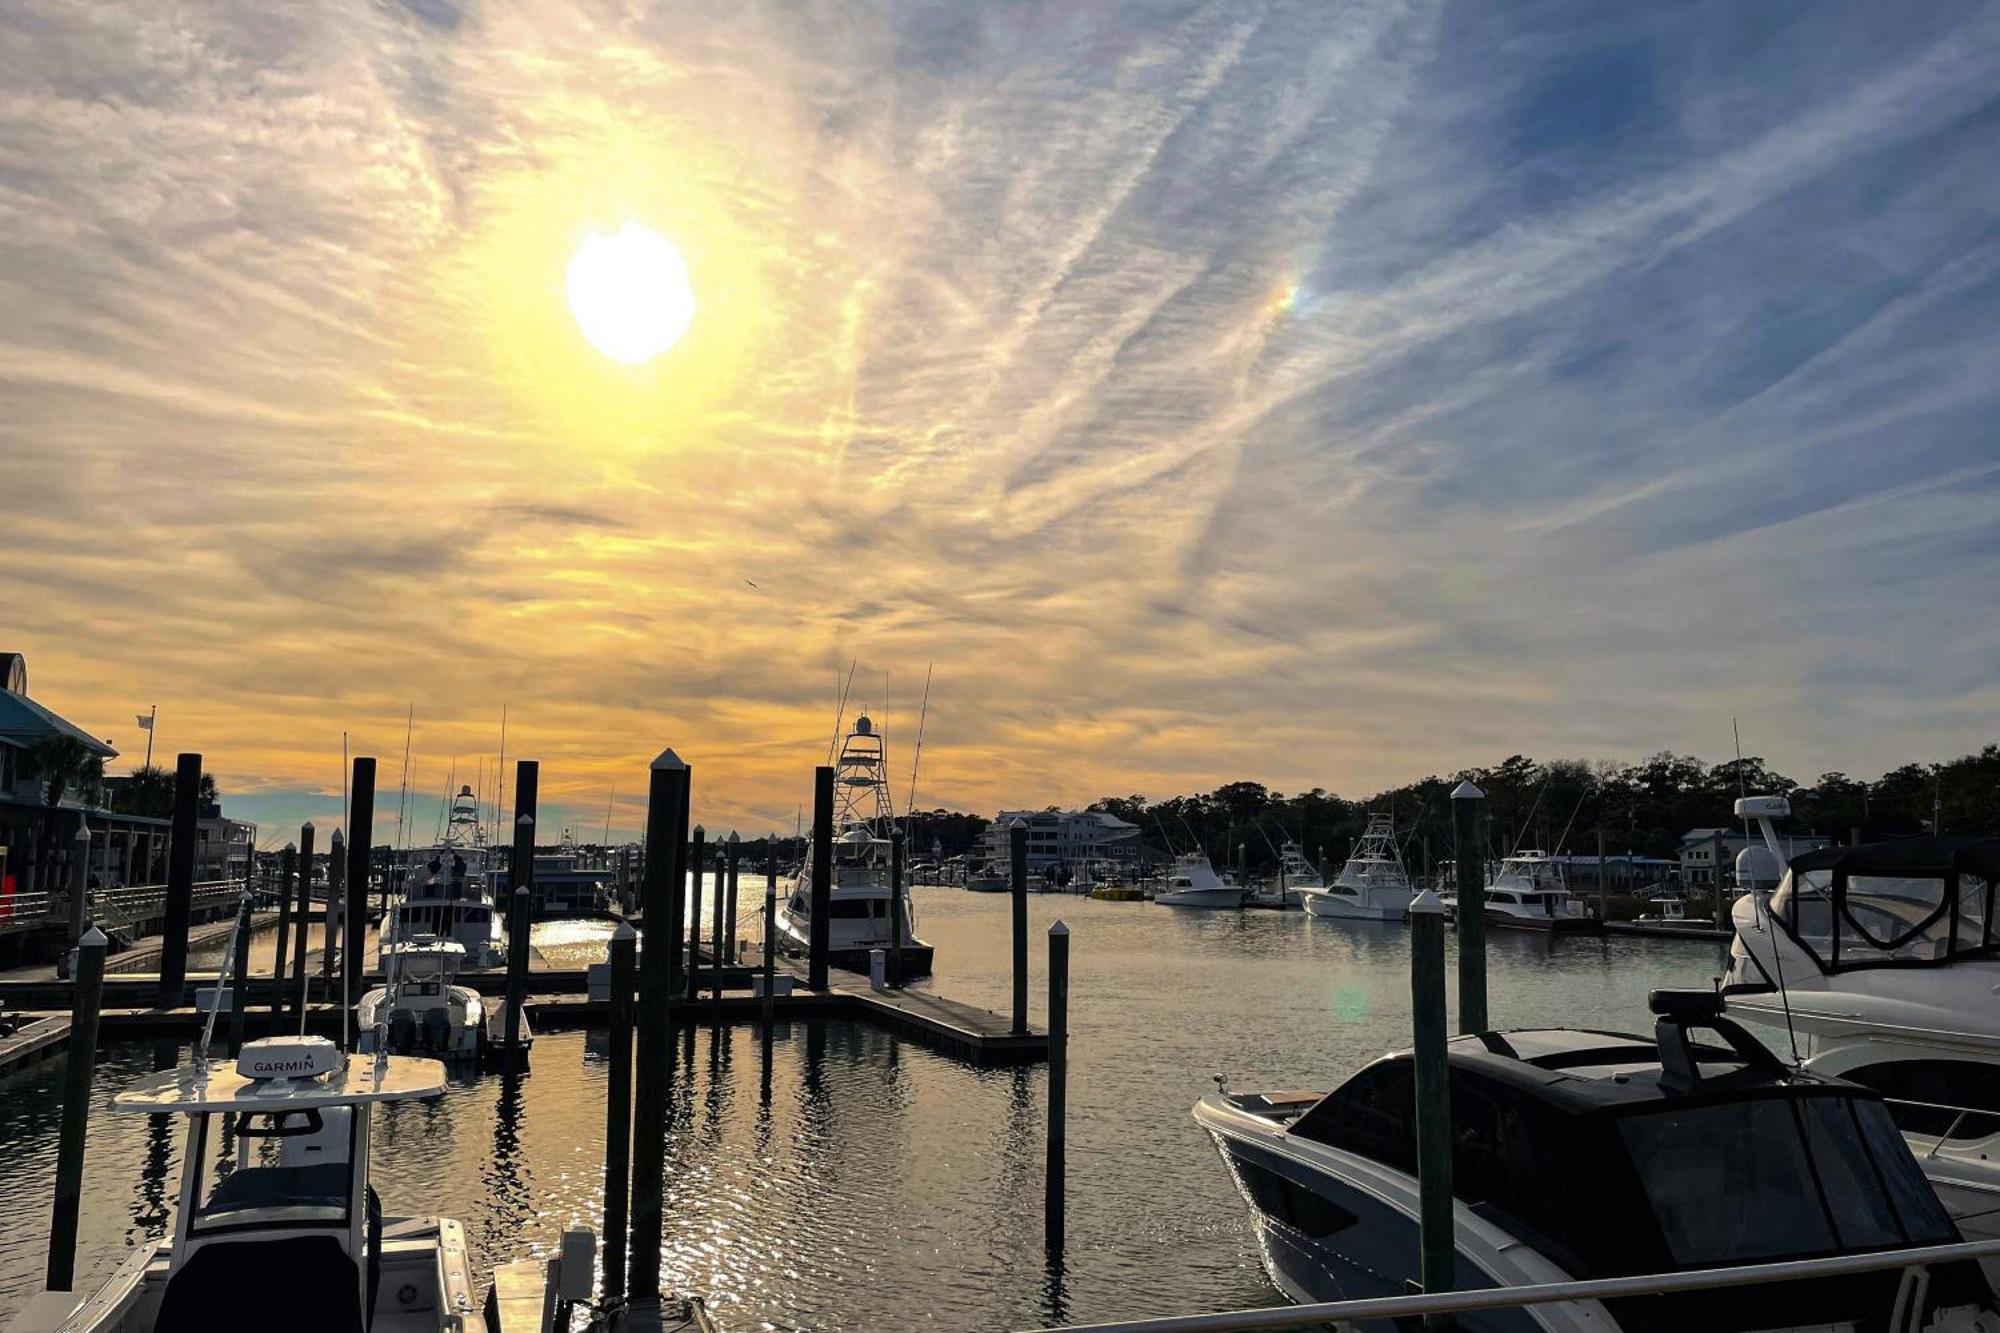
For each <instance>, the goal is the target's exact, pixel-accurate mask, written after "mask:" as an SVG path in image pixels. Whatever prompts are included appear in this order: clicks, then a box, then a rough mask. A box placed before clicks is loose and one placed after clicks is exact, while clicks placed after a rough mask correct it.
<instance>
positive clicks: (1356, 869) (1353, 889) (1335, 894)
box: [1305, 815, 1415, 921]
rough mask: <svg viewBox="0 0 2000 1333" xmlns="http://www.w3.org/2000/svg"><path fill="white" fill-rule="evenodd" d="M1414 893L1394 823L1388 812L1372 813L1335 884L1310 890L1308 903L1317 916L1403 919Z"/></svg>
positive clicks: (1356, 918)
mask: <svg viewBox="0 0 2000 1333" xmlns="http://www.w3.org/2000/svg"><path fill="white" fill-rule="evenodd" d="M1414 896H1415V890H1413V889H1412V888H1411V886H1410V876H1409V873H1408V872H1407V871H1405V870H1404V869H1403V856H1402V852H1401V851H1400V850H1399V849H1398V848H1397V846H1396V827H1395V824H1394V822H1393V821H1392V820H1391V819H1390V817H1389V816H1388V815H1370V816H1369V817H1368V827H1367V829H1366V830H1365V831H1363V833H1362V835H1361V840H1360V841H1359V842H1357V843H1355V844H1354V850H1353V852H1351V853H1350V854H1349V855H1348V858H1347V864H1345V865H1343V866H1342V867H1341V868H1340V873H1339V874H1338V875H1335V876H1334V877H1333V882H1332V883H1331V884H1328V885H1326V886H1324V887H1317V886H1316V887H1314V888H1311V889H1308V890H1306V893H1305V906H1306V910H1307V911H1308V912H1311V913H1312V914H1313V915H1314V916H1330V917H1344V918H1346V919H1348V920H1352V921H1401V920H1402V919H1403V913H1404V912H1406V911H1408V910H1409V906H1410V899H1411V898H1412V897H1414Z"/></svg>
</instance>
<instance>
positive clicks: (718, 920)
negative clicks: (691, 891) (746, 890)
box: [695, 862, 727, 1023]
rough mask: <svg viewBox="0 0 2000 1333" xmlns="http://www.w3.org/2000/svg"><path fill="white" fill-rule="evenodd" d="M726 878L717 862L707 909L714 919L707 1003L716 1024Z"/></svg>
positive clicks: (719, 1014) (719, 1007)
mask: <svg viewBox="0 0 2000 1333" xmlns="http://www.w3.org/2000/svg"><path fill="white" fill-rule="evenodd" d="M695 878H696V880H697V881H699V879H700V878H701V872H700V871H699V870H697V871H696V872H695ZM726 878H727V872H725V871H724V870H723V869H722V865H721V863H720V862H717V863H716V872H715V903H714V905H713V906H712V907H710V909H709V915H710V916H711V917H712V918H714V922H713V925H712V926H711V928H710V935H711V937H712V938H711V939H710V941H709V946H708V980H709V989H710V994H711V996H712V998H711V1000H710V1002H709V1016H710V1018H711V1019H712V1020H713V1021H715V1022H717V1023H720V1022H721V1021H722V924H723V923H722V917H723V911H722V909H723V892H724V880H725V879H726Z"/></svg>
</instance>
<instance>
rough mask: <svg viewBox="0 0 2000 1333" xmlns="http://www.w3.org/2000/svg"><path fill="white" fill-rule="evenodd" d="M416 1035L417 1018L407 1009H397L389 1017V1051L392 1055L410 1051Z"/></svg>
mask: <svg viewBox="0 0 2000 1333" xmlns="http://www.w3.org/2000/svg"><path fill="white" fill-rule="evenodd" d="M416 1035H417V1016H416V1015H415V1014H414V1013H411V1012H410V1011H409V1010H408V1009H397V1010H395V1011H393V1012H392V1013H390V1015H389V1050H390V1052H391V1053H392V1054H394V1053H401V1052H405V1051H408V1050H409V1049H410V1045H411V1042H412V1041H414V1040H415V1038H416Z"/></svg>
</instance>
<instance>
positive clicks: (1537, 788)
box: [911, 745, 2000, 870]
mask: <svg viewBox="0 0 2000 1333" xmlns="http://www.w3.org/2000/svg"><path fill="white" fill-rule="evenodd" d="M1468 778H1469V779H1471V780H1472V781H1473V782H1475V783H1477V784H1478V785H1479V787H1480V788H1481V789H1482V790H1484V791H1485V793H1486V812H1487V829H1488V841H1489V846H1488V848H1487V851H1488V854H1489V855H1500V854H1504V853H1505V852H1507V851H1510V850H1512V849H1513V848H1515V847H1539V848H1542V849H1544V850H1547V851H1553V852H1568V853H1572V854H1578V855H1585V856H1588V855H1594V854H1595V853H1596V851H1597V846H1598V837H1599V835H1600V834H1601V835H1602V836H1603V842H1604V849H1605V851H1606V852H1607V853H1608V854H1611V855H1622V854H1632V855H1638V856H1652V857H1662V858H1665V857H1672V856H1675V855H1677V854H1678V852H1679V850H1680V845H1681V836H1682V835H1683V834H1684V833H1686V832H1687V831H1688V830H1689V829H1692V828H1712V827H1727V826H1732V825H1734V823H1735V818H1734V816H1733V814H1732V813H1731V811H1732V808H1733V805H1734V803H1735V800H1736V797H1737V794H1738V793H1739V792H1748V793H1750V794H1752V795H1772V794H1782V795H1784V796H1787V797H1789V798H1790V800H1791V803H1792V817H1791V819H1790V820H1789V821H1787V823H1786V827H1787V828H1788V829H1789V830H1791V831H1794V832H1799V833H1821V834H1826V835H1828V836H1830V837H1833V838H1836V839H1838V840H1840V841H1843V842H1844V841H1846V840H1847V839H1848V838H1849V837H1850V836H1852V835H1853V834H1855V833H1856V832H1858V833H1859V835H1860V836H1861V838H1862V839H1863V840H1864V841H1875V840H1879V839H1886V838H1901V837H1909V836H1912V835H1915V834H1920V833H1928V832H1931V831H1932V830H1933V829H1939V830H1942V831H1943V832H1946V833H1977V834H1985V835H2000V745H1988V746H1986V747H1985V748H1984V749H1982V750H1980V751H1979V752H1978V753H1976V754H1968V755H1965V756H1962V757H1961V758H1958V759H1953V760H1951V761H1949V762H1947V763H1942V764H1905V765H1903V766H1902V767H1900V768H1895V769H1891V770H1890V771H1889V772H1887V773H1884V774H1882V775H1881V776H1880V777H1878V778H1876V779H1874V780H1873V781H1863V780H1860V779H1857V778H1852V777H1849V776H1848V775H1847V774H1845V773H1838V772H1835V773H1823V774H1821V775H1820V776H1819V778H1818V780H1817V781H1815V782H1813V783H1811V784H1810V785H1808V784H1805V783H1802V782H1798V781H1795V780H1794V779H1793V778H1791V777H1789V776H1787V775H1785V774H1783V773H1779V772H1777V771H1775V770H1774V769H1772V768H1771V767H1770V766H1769V765H1768V764H1767V763H1766V762H1765V761H1764V760H1763V759H1761V758H1756V757H1752V758H1746V759H1742V760H1735V759H1731V760H1728V761H1726V762H1723V763H1720V764H1713V765H1710V764H1704V763H1703V762H1702V761H1701V760H1699V759H1696V758H1694V757H1693V756H1690V755H1678V754H1673V753H1670V752H1665V751H1663V752H1661V753H1659V754H1656V755H1654V756H1652V757H1651V758H1649V759H1646V760H1643V761H1641V762H1639V763H1633V764H1625V763H1615V762H1603V761H1600V762H1595V763H1593V762H1590V761H1586V760H1580V759H1553V760H1548V761H1546V762H1544V761H1538V760H1534V759H1529V758H1527V757H1526V756H1524V755H1512V756H1510V757H1508V758H1507V759H1505V760H1503V761H1501V762H1500V763H1498V764H1495V765H1493V766H1491V767H1489V768H1470V769H1465V770H1462V771H1460V772H1457V773H1453V774H1451V775H1450V776H1448V777H1427V778H1424V779H1422V780H1421V781H1418V782H1411V783H1406V784H1405V785H1403V786H1400V787H1395V788H1392V789H1390V790H1388V791H1383V792H1377V793H1376V794H1375V795H1373V796H1370V797H1367V798H1366V799H1363V800H1352V801H1351V800H1347V799H1345V798H1343V797H1340V796H1337V795H1335V794H1333V793H1332V792H1328V791H1325V790H1322V789H1320V788H1317V787H1315V788H1313V789H1312V790H1311V791H1307V792H1300V793H1296V794H1293V795H1289V796H1288V795H1285V794H1284V793H1282V792H1276V791H1272V790H1271V789H1269V788H1268V787H1266V786H1264V785H1263V784H1262V783H1259V782H1231V783H1227V784H1225V785H1223V786H1221V787H1217V788H1216V789H1215V790H1214V791H1212V792H1208V793H1206V794H1204V795H1199V796H1172V797H1168V798H1166V799H1164V800H1160V801H1152V800H1148V799H1147V798H1146V797H1145V796H1142V795H1137V794H1134V795H1130V796H1106V797H1103V798H1101V799H1099V800H1097V801H1094V802H1092V803H1091V805H1090V809H1092V810H1103V811H1107V812H1109V813H1111V814H1114V815H1116V816H1118V817H1119V818H1120V819H1123V820H1125V821H1126V822H1128V823H1131V824H1136V825H1137V826H1138V827H1139V828H1140V830H1141V831H1142V833H1141V836H1142V837H1143V839H1144V841H1145V843H1146V845H1147V846H1148V847H1151V848H1154V849H1166V848H1169V847H1171V848H1176V849H1181V850H1185V849H1187V848H1188V847H1191V846H1194V845H1197V844H1198V845H1199V846H1201V847H1202V848H1203V849H1204V850H1205V851H1207V852H1208V854H1209V855H1210V856H1211V857H1212V858H1214V859H1215V861H1216V862H1217V864H1218V865H1220V864H1223V863H1229V864H1234V863H1235V862H1236V860H1237V857H1238V854H1239V849H1240V851H1241V855H1242V856H1243V858H1244V860H1245V861H1247V863H1248V864H1249V866H1250V867H1251V868H1252V869H1253V870H1254V869H1258V868H1260V867H1266V866H1269V865H1271V864H1273V863H1275V861H1276V860H1277V848H1278V847H1279V846H1280V845H1281V844H1282V843H1283V842H1284V841H1285V840H1286V839H1288V838H1289V839H1292V840H1294V841H1296V842H1297V843H1298V844H1299V845H1300V846H1301V847H1303V848H1304V849H1305V854H1306V856H1307V857H1308V858H1311V859H1314V860H1317V859H1319V858H1320V856H1321V855H1322V849H1324V855H1325V856H1326V857H1327V858H1328V859H1330V860H1338V859H1340V858H1343V857H1344V856H1345V855H1346V851H1347V847H1348V845H1349V844H1350V843H1351V841H1352V840H1353V839H1354V838H1356V837H1358V836H1359V835H1360V833H1361V830H1362V828H1363V827H1364V826H1365V825H1366V824H1367V821H1368V816H1369V815H1370V814H1371V813H1383V814H1388V815H1390V816H1391V817H1393V818H1394V820H1395V823H1396V830H1397V834H1398V836H1399V837H1400V838H1401V839H1402V840H1403V842H1404V845H1405V847H1406V848H1407V852H1406V855H1407V856H1408V857H1409V858H1410V859H1411V860H1412V861H1413V862H1417V863H1419V864H1420V865H1421V863H1422V862H1423V861H1424V857H1425V852H1426V850H1428V853H1429V858H1430V860H1431V861H1433V862H1435V861H1441V860H1445V859H1449V858H1450V857H1452V856H1453V854H1454V851H1453V848H1452V845H1451V844H1452V830H1451V793H1452V790H1453V789H1454V788H1456V787H1457V786H1458V784H1459V783H1460V782H1462V781H1464V780H1466V779H1468ZM986 824H987V821H986V820H985V819H983V818H981V817H979V816H977V815H969V814H961V813H957V812H953V811H946V810H934V811H930V812H927V813H926V812H920V813H918V814H917V815H916V816H915V817H914V824H913V827H912V829H911V833H912V838H911V842H912V844H913V846H914V848H916V849H917V851H916V854H917V855H927V854H928V852H929V850H930V848H931V846H932V845H933V839H935V841H936V843H937V845H939V846H941V847H942V848H943V850H944V854H945V855H946V856H954V855H958V854H960V853H963V852H967V851H971V850H973V849H974V846H975V843H976V842H977V840H978V837H979V835H980V833H981V832H982V831H983V830H984V829H985V827H986ZM1413 868H1417V867H1414V866H1413ZM1423 868H1426V869H1427V868H1428V866H1424V867H1423Z"/></svg>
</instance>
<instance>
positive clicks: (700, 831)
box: [694, 824, 708, 838]
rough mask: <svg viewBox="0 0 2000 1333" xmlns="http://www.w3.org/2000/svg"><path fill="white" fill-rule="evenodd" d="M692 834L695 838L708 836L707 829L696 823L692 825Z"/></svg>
mask: <svg viewBox="0 0 2000 1333" xmlns="http://www.w3.org/2000/svg"><path fill="white" fill-rule="evenodd" d="M694 836H695V837H697V838H706V837H707V836H708V830H707V829H705V828H703V827H702V826H701V825H699V824H696V825H695V826H694Z"/></svg>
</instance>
